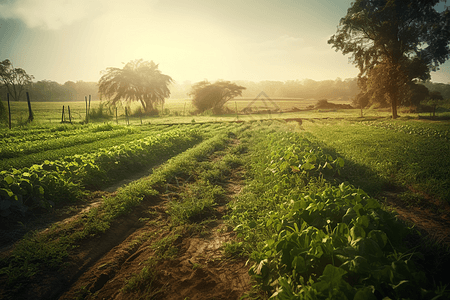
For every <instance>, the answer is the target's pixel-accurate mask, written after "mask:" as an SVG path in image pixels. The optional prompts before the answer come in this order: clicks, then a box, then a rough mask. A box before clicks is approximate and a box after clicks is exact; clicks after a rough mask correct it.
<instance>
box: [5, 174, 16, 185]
mask: <svg viewBox="0 0 450 300" xmlns="http://www.w3.org/2000/svg"><path fill="white" fill-rule="evenodd" d="M3 180H4V181H5V182H6V183H7V184H12V183H13V182H14V177H12V176H11V175H8V176H6V177H5V178H3Z"/></svg>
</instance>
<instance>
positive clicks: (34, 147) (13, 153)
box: [0, 128, 134, 159]
mask: <svg viewBox="0 0 450 300" xmlns="http://www.w3.org/2000/svg"><path fill="white" fill-rule="evenodd" d="M133 131H134V130H132V129H131V128H123V129H118V130H114V131H102V132H95V133H84V134H78V135H72V136H65V137H58V138H53V137H52V136H45V137H43V138H42V139H41V140H34V141H26V142H21V143H16V142H10V143H7V144H3V145H1V147H0V159H5V158H13V157H18V156H23V155H27V154H31V153H38V152H43V151H47V150H53V149H60V148H65V147H70V146H73V145H79V144H86V143H91V142H93V141H98V140H102V139H110V138H113V137H116V136H123V135H127V134H132V133H133Z"/></svg>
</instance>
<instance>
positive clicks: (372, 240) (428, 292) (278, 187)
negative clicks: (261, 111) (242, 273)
mask: <svg viewBox="0 0 450 300" xmlns="http://www.w3.org/2000/svg"><path fill="white" fill-rule="evenodd" d="M250 144H251V149H250V151H251V153H252V154H251V156H250V157H251V162H250V164H249V165H248V168H249V173H250V176H251V178H252V180H251V181H250V182H249V184H248V185H247V186H246V188H245V189H244V191H243V192H242V193H241V194H240V196H239V198H238V199H237V201H235V202H234V203H232V204H231V205H230V208H231V211H232V213H231V215H230V222H232V224H233V225H234V226H235V231H236V232H237V233H238V237H240V238H241V239H242V240H243V241H244V243H243V246H245V247H247V249H248V251H249V252H250V253H251V256H250V257H251V259H252V260H254V261H255V264H254V265H253V267H252V268H251V270H250V273H251V274H252V275H253V276H255V277H256V278H257V279H258V280H259V282H260V283H261V287H262V289H263V290H265V291H267V292H268V293H269V294H270V295H271V297H272V298H273V299H382V298H390V299H403V298H411V299H416V298H422V299H431V298H433V297H435V296H439V295H440V293H441V294H445V291H444V289H439V287H438V286H436V285H433V284H432V282H430V281H428V280H427V278H426V276H425V273H424V272H423V271H422V270H421V268H420V265H419V264H418V260H417V257H419V256H415V255H414V254H413V253H411V252H409V250H408V248H407V247H406V246H405V245H404V244H402V240H403V237H404V236H405V235H406V234H408V233H409V231H408V229H407V228H406V227H404V225H402V224H401V223H399V222H398V221H397V220H396V218H395V217H394V216H393V215H392V214H391V213H388V212H386V211H384V210H382V208H381V205H380V204H379V203H378V202H377V201H376V200H375V199H373V198H371V197H369V196H368V195H367V194H366V193H365V192H364V191H362V190H361V189H357V188H354V187H353V186H351V185H349V184H347V183H341V184H338V183H337V181H336V177H335V176H336V175H337V174H338V173H336V172H331V171H333V170H334V171H336V170H339V169H340V168H341V167H344V166H343V161H342V160H340V159H339V158H336V159H333V158H331V157H330V156H329V155H326V154H324V153H323V152H322V151H321V149H320V148H317V147H315V146H314V145H313V144H311V143H310V142H309V141H308V140H307V139H306V138H305V136H302V135H301V134H300V133H288V132H281V131H279V132H276V133H270V134H268V132H267V131H264V130H261V131H260V132H256V131H255V136H254V137H253V138H252V140H251V143H250ZM268 149H270V150H268ZM324 166H325V167H324ZM327 166H330V167H329V168H328V167H327ZM325 171H326V172H325ZM447 296H448V294H447ZM434 299H436V298H434Z"/></svg>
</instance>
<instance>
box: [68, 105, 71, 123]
mask: <svg viewBox="0 0 450 300" xmlns="http://www.w3.org/2000/svg"><path fill="white" fill-rule="evenodd" d="M67 110H68V111H69V122H70V124H72V116H71V115H70V106H69V105H67Z"/></svg>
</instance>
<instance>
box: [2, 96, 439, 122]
mask: <svg viewBox="0 0 450 300" xmlns="http://www.w3.org/2000/svg"><path fill="white" fill-rule="evenodd" d="M273 102H274V103H275V105H276V106H277V107H279V108H280V109H281V110H282V111H284V112H283V113H277V112H274V111H275V110H274V109H273V108H274V107H275V106H274V105H273V104H272V103H271V102H270V101H268V100H266V103H264V102H262V100H261V99H260V100H257V101H254V99H235V100H231V101H230V102H228V103H227V104H226V105H225V106H226V107H227V108H228V109H229V111H230V113H228V114H223V115H216V116H214V115H195V116H193V115H192V112H194V111H195V108H194V107H193V106H192V104H191V101H190V100H189V99H167V100H166V103H165V104H164V109H162V106H161V107H157V109H159V110H160V111H162V112H161V113H160V114H159V115H158V116H143V117H142V118H141V117H139V116H138V114H136V115H134V116H132V117H129V118H128V122H129V124H130V125H141V124H172V123H191V122H192V121H193V120H195V122H196V123H204V122H226V121H235V120H241V121H258V120H267V119H272V118H275V119H283V118H302V119H303V118H304V119H311V118H312V119H314V118H329V117H332V118H358V117H359V116H360V113H361V112H360V110H359V109H345V110H326V109H325V110H324V109H322V110H309V111H297V112H286V111H289V110H292V109H293V108H297V109H305V108H307V107H308V106H311V105H314V104H315V103H316V102H317V101H316V100H313V99H274V100H273ZM346 104H347V103H346ZM11 105H12V106H11V110H12V116H13V117H12V119H13V127H17V126H25V125H26V124H27V123H26V119H27V117H28V107H27V103H26V102H12V103H11ZM63 105H65V106H66V109H67V105H70V107H71V112H72V116H73V122H76V123H80V122H84V120H85V115H86V104H85V102H84V101H77V102H32V109H33V113H34V116H35V121H33V123H34V124H40V125H41V126H43V125H44V124H58V123H60V122H61V112H62V106H63ZM101 105H103V104H101V103H100V101H92V102H91V110H92V111H95V113H96V114H97V115H98V109H99V107H100V106H101ZM248 106H251V107H252V109H253V111H267V110H271V111H272V112H271V113H261V114H251V115H249V114H245V113H243V112H242V110H243V109H245V108H246V107H248ZM236 107H237V110H238V111H239V115H238V116H236ZM139 108H140V106H139V104H138V103H132V104H131V111H132V113H133V112H134V111H137V110H138V109H139ZM402 110H403V109H402V108H400V113H401V115H402V116H406V117H415V118H416V117H417V116H418V114H412V113H407V112H403V111H402ZM442 114H445V113H442ZM422 115H424V116H428V114H422ZM439 115H441V114H439ZM364 116H365V118H369V117H374V118H380V117H389V116H390V112H389V110H386V109H384V110H377V109H365V110H364ZM92 122H110V123H116V122H117V123H118V124H121V125H126V124H128V122H127V119H126V117H125V110H124V108H123V107H120V108H118V119H117V120H116V117H115V115H114V116H112V117H111V118H106V119H105V118H103V119H102V118H101V119H98V120H97V121H96V120H95V119H93V120H92ZM4 125H5V126H6V124H4Z"/></svg>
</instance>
